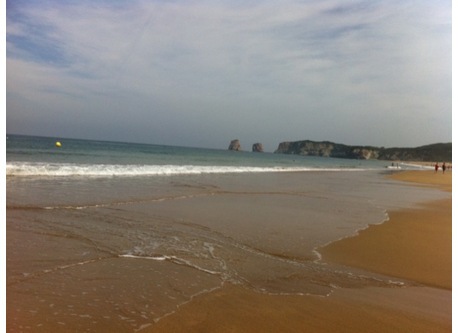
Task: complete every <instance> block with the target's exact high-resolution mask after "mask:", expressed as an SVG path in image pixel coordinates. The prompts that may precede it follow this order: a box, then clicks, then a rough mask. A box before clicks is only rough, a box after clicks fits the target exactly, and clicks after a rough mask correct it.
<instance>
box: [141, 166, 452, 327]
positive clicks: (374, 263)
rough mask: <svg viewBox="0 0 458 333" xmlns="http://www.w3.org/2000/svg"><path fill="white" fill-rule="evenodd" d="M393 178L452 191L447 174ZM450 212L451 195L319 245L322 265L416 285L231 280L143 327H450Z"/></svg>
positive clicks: (401, 174)
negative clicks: (306, 289)
mask: <svg viewBox="0 0 458 333" xmlns="http://www.w3.org/2000/svg"><path fill="white" fill-rule="evenodd" d="M389 177H391V178H392V179H395V180H399V181H405V182H411V183H415V185H418V186H430V187H431V188H436V189H437V188H440V189H442V190H444V191H449V192H451V178H452V177H451V173H448V172H446V173H445V174H442V173H441V174H439V173H438V174H434V173H433V172H431V171H407V172H405V171H403V172H395V173H393V174H392V175H390V176H389ZM451 212H452V207H451V197H450V198H449V199H441V200H437V201H432V202H427V203H423V204H421V205H418V206H417V207H413V208H407V209H401V210H398V211H396V210H394V211H389V212H388V215H389V221H387V222H385V223H382V224H380V225H371V226H369V227H368V228H367V229H364V230H362V231H360V232H359V233H358V234H357V235H356V236H352V237H348V238H344V239H341V240H338V241H336V242H333V243H330V244H328V245H326V246H325V247H323V248H319V249H318V251H319V252H320V253H321V255H322V261H323V262H324V263H326V262H329V263H331V262H335V263H337V264H342V265H351V266H352V267H359V268H361V269H364V270H367V271H371V272H376V273H381V274H386V275H389V276H396V277H398V278H405V279H408V280H411V281H414V282H415V283H417V284H418V285H417V286H409V287H400V288H399V287H398V288H397V287H393V288H377V287H369V288H356V289H352V288H339V289H335V290H334V291H333V292H332V293H331V295H330V296H327V297H321V296H291V295H285V296H279V295H275V296H270V295H266V294H262V293H256V292H254V291H252V290H247V289H245V288H243V287H241V286H234V285H230V284H225V285H224V286H223V287H222V288H221V289H219V290H217V291H214V292H212V293H209V294H206V295H201V296H199V297H196V299H194V300H193V301H192V302H191V303H188V304H185V305H183V306H181V307H180V308H178V309H177V311H176V312H175V313H174V314H172V315H170V316H168V317H166V318H163V319H162V320H160V321H159V322H158V323H156V324H155V325H152V326H150V327H147V328H145V329H144V330H142V331H144V332H170V331H173V332H214V331H218V332H255V331H263V332H278V331H282V332H298V331H304V330H305V331H309V330H310V331H313V332H339V331H340V332H342V331H352V332H367V331H371V332H406V331H415V332H431V331H434V332H450V331H451V330H452V311H451V308H452V292H451V284H452V281H451ZM431 219H434V225H432V224H431ZM406 232H408V233H407V234H405V233H406ZM399 233H401V234H403V235H404V236H402V237H400V236H399ZM387 235H388V236H387ZM390 235H391V236H390ZM424 244H427V246H424ZM419 246H420V248H419ZM390 251H391V252H390ZM419 251H421V252H420V253H421V256H420V255H419ZM374 255H375V256H374ZM393 255H394V256H395V257H396V260H393V257H392V256H393ZM438 256H441V259H440V260H437V258H438ZM374 258H375V259H374ZM406 263H407V264H406ZM430 265H435V266H434V267H433V268H432V269H430V268H431V266H430Z"/></svg>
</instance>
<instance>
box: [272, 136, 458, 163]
mask: <svg viewBox="0 0 458 333" xmlns="http://www.w3.org/2000/svg"><path fill="white" fill-rule="evenodd" d="M275 153H277V154H297V155H303V156H322V157H337V158H350V159H365V160H368V159H379V160H388V161H425V162H438V161H439V162H440V161H447V162H449V161H451V160H452V143H451V142H450V143H437V144H433V145H427V146H421V147H417V148H384V147H372V146H347V145H344V144H340V143H334V142H329V141H321V142H316V141H310V140H305V141H295V142H282V143H280V144H279V145H278V149H277V150H276V151H275Z"/></svg>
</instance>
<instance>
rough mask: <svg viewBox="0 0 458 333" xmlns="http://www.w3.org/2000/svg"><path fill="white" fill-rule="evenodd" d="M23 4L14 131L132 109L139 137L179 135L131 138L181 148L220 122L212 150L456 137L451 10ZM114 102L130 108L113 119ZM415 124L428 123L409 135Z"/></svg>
mask: <svg viewBox="0 0 458 333" xmlns="http://www.w3.org/2000/svg"><path fill="white" fill-rule="evenodd" d="M19 4H20V5H13V3H12V2H9V5H7V94H8V95H7V97H8V104H7V120H9V122H8V123H7V125H8V126H10V127H12V128H14V129H15V128H20V127H19V125H18V123H19V122H20V121H25V120H24V119H22V118H26V119H30V121H36V124H37V127H39V123H40V122H39V121H37V119H36V117H35V115H32V116H31V115H30V112H31V111H30V110H28V108H30V105H32V104H33V103H38V104H39V105H46V106H47V107H48V108H50V109H52V108H53V105H54V104H53V103H57V102H56V101H57V100H58V101H59V103H57V104H58V105H59V107H67V109H68V112H70V114H71V115H72V117H74V118H75V122H76V123H81V121H77V119H78V117H81V109H82V108H86V109H91V110H92V115H90V114H85V115H84V116H85V117H89V118H93V119H94V121H100V120H99V119H98V117H97V116H96V115H95V113H97V112H99V113H100V114H104V115H107V114H108V115H111V116H110V117H112V119H113V121H112V122H110V120H108V121H105V122H104V124H103V125H102V127H103V126H105V127H106V128H104V129H103V131H104V133H105V132H106V133H109V128H110V126H113V124H114V123H115V122H117V121H119V120H120V119H124V117H125V116H123V110H129V111H128V112H126V114H128V116H129V117H130V118H129V119H130V121H131V125H130V127H129V126H127V127H126V131H125V132H126V133H130V131H133V130H134V128H135V126H137V125H139V124H142V123H144V121H145V119H148V117H149V118H150V119H155V120H157V122H158V123H160V124H161V125H152V126H153V130H154V129H156V127H154V126H157V127H163V126H169V132H170V133H172V134H169V135H168V136H169V137H167V135H166V136H165V137H164V136H162V137H158V136H155V135H154V134H151V133H152V132H154V131H151V132H149V133H140V132H139V131H135V133H131V134H128V135H129V137H128V138H124V139H136V140H150V141H156V142H165V143H167V142H169V143H171V144H186V142H184V141H187V142H188V143H190V144H193V143H197V142H198V143H199V144H201V143H202V142H204V141H205V140H204V139H203V138H201V137H200V136H202V135H203V131H202V126H203V125H201V123H202V122H207V123H208V124H209V125H208V127H207V128H205V130H206V131H207V132H208V133H214V134H213V136H214V137H209V138H208V143H205V145H207V146H211V145H212V142H217V145H220V144H221V141H220V140H223V141H224V142H226V141H227V140H228V139H230V138H232V136H240V137H241V138H242V139H243V138H246V140H252V139H253V140H256V141H258V140H261V141H262V140H265V141H266V142H267V141H268V140H272V142H271V143H270V145H274V144H275V142H278V140H284V139H302V138H311V139H334V140H338V141H344V142H345V141H346V142H349V143H366V142H367V143H370V144H380V145H395V144H406V145H411V144H415V142H419V141H421V140H420V139H423V140H435V136H434V133H431V136H430V137H427V138H424V137H423V134H424V130H423V129H422V127H425V126H430V125H431V117H430V114H431V113H434V114H435V115H436V118H437V120H436V121H433V123H434V122H436V123H437V126H436V127H434V128H435V130H436V131H440V132H441V133H442V136H441V135H438V136H436V137H437V140H443V139H444V138H447V137H449V136H451V126H449V127H447V126H445V127H444V126H443V123H445V121H443V120H441V119H446V120H447V121H448V120H449V119H451V74H450V69H451V13H450V4H449V3H448V2H447V1H443V2H441V1H439V2H435V3H434V4H432V3H430V2H426V1H403V2H399V1H371V2H367V1H356V2H355V1H348V2H345V1H344V2H342V1H337V0H330V1H283V2H276V1H272V2H234V1H227V2H225V1H218V2H214V1H171V2H162V1H146V0H145V1H142V0H138V1H130V2H112V1H78V2H73V1H68V2H67V1H65V2H61V1H56V2H53V1H48V2H34V1H30V2H28V1H24V2H19ZM107 99H110V100H112V101H117V102H116V103H114V104H115V105H117V106H118V107H114V108H113V109H112V110H106V108H107V104H106V103H105V102H106V100H107ZM21 100H24V101H26V100H27V101H29V104H27V103H25V102H24V103H22V102H21ZM13 101H14V103H12V102H13ZM50 101H54V102H53V103H50ZM21 103H22V104H21ZM66 103H67V104H66ZM12 105H15V107H14V108H13V107H12ZM17 105H22V106H21V107H17ZM75 105H78V107H76V106H75ZM104 105H105V106H104ZM9 106H10V107H9ZM109 106H110V108H112V107H113V105H111V103H110V104H109ZM104 108H105V109H104ZM43 112H44V111H43ZM40 116H43V115H40ZM44 116H46V114H45V115H44ZM405 117H410V118H411V119H414V121H415V126H414V128H409V133H405V134H402V128H407V127H403V125H402V124H399V123H400V121H405V120H404V118H405ZM196 118H197V119H199V121H200V122H199V121H196ZM350 119H353V120H350ZM355 119H357V120H355ZM256 121H259V122H261V123H263V126H259V124H256V125H255V124H254V122H256ZM181 122H183V123H181ZM336 124H338V125H339V126H338V127H339V128H338V129H336ZM162 125H163V126H162ZM187 125H192V126H194V127H189V126H187ZM29 127H30V126H29ZM140 127H141V126H140ZM210 127H212V128H210ZM215 127H216V128H217V129H216V130H215ZM254 129H256V131H255V130H254ZM371 129H372V132H371ZM374 129H378V130H379V131H380V132H382V133H380V134H379V135H377V136H375V135H374V133H376V132H377V131H374ZM37 131H39V129H37ZM72 131H73V132H74V133H75V135H78V133H77V132H78V131H77V130H76V129H73V130H72ZM158 132H161V133H162V132H163V131H158ZM99 133H100V132H99ZM106 133H105V134H106ZM178 133H180V135H181V136H182V137H181V139H180V138H179V135H178ZM272 133H275V135H272ZM94 135H96V134H94ZM106 135H108V136H109V134H106ZM135 135H137V137H136V136H135ZM161 135H164V134H163V133H162V134H161ZM218 135H219V136H221V137H222V138H221V139H218V138H216V136H218ZM269 136H270V137H269ZM387 136H388V137H390V139H387ZM255 137H256V138H257V139H254V138H255ZM110 138H112V137H110ZM120 139H122V138H120ZM180 140H181V141H180ZM182 141H183V142H182ZM419 143H424V142H419ZM267 145H269V143H268V144H267Z"/></svg>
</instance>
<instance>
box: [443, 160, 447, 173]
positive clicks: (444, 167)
mask: <svg viewBox="0 0 458 333" xmlns="http://www.w3.org/2000/svg"><path fill="white" fill-rule="evenodd" d="M446 168H447V167H446V166H445V162H444V163H443V164H442V173H445V169H446Z"/></svg>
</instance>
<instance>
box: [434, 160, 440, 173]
mask: <svg viewBox="0 0 458 333" xmlns="http://www.w3.org/2000/svg"><path fill="white" fill-rule="evenodd" d="M434 170H436V173H437V170H439V163H437V162H436V165H435V166H434Z"/></svg>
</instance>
